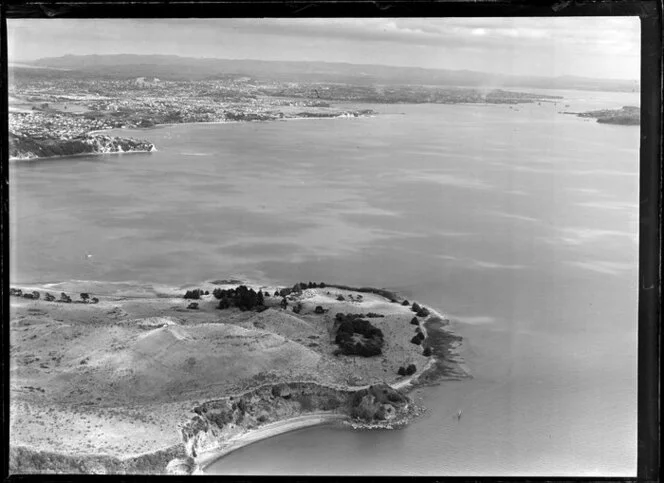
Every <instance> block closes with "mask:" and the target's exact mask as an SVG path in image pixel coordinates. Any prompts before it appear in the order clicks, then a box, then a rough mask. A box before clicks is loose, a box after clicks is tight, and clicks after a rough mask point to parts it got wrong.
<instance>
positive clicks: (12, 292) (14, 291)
mask: <svg viewBox="0 0 664 483" xmlns="http://www.w3.org/2000/svg"><path fill="white" fill-rule="evenodd" d="M9 295H14V296H15V297H23V298H26V299H33V300H38V299H39V292H37V291H36V290H35V291H33V292H31V293H28V292H26V293H23V290H21V289H20V288H10V289H9Z"/></svg>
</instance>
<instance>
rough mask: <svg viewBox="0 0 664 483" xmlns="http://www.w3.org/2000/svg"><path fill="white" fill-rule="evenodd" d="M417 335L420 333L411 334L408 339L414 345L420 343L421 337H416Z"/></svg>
mask: <svg viewBox="0 0 664 483" xmlns="http://www.w3.org/2000/svg"><path fill="white" fill-rule="evenodd" d="M419 335H420V334H417V335H415V336H413V338H412V339H410V341H411V342H412V343H413V344H415V345H420V344H421V343H422V339H420V338H419V337H418V336H419Z"/></svg>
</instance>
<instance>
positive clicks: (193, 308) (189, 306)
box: [187, 302, 198, 310]
mask: <svg viewBox="0 0 664 483" xmlns="http://www.w3.org/2000/svg"><path fill="white" fill-rule="evenodd" d="M187 308H188V309H192V310H198V302H191V303H190V304H189V305H187Z"/></svg>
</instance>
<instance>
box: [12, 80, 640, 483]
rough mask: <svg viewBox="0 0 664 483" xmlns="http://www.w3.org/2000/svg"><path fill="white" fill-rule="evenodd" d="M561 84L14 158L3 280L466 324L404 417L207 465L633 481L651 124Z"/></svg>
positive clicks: (310, 434) (188, 130) (160, 133)
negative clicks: (242, 289) (394, 310)
mask: <svg viewBox="0 0 664 483" xmlns="http://www.w3.org/2000/svg"><path fill="white" fill-rule="evenodd" d="M562 95H564V96H565V100H564V101H562V102H559V103H558V105H554V104H552V103H542V104H541V105H537V104H533V105H523V106H517V107H515V108H510V107H509V106H477V105H384V106H383V105H381V106H368V107H373V108H374V109H376V110H377V111H379V112H381V113H382V114H381V115H380V116H377V117H374V118H364V119H338V120H307V121H288V122H273V123H252V124H227V125H196V126H193V125H191V126H170V127H161V128H157V129H153V130H149V131H135V132H133V131H132V132H129V133H127V132H125V133H124V134H125V135H127V134H129V135H134V136H136V137H146V138H149V139H150V140H152V141H153V142H155V143H156V145H157V147H158V149H159V151H158V152H155V153H149V154H126V155H108V156H107V155H104V156H92V157H77V158H68V159H59V160H42V161H34V162H21V163H12V164H11V167H10V194H11V239H10V242H11V266H10V277H11V280H12V282H15V283H36V284H37V283H46V282H56V281H74V282H70V286H72V287H73V286H86V287H89V286H91V282H80V281H100V282H97V283H95V284H94V285H92V286H93V288H94V290H97V291H98V292H109V291H116V292H117V291H121V290H129V291H136V290H144V291H146V292H152V291H167V290H172V289H173V288H176V287H184V286H188V285H192V284H196V283H197V282H199V281H201V280H210V279H217V278H227V277H239V278H243V279H249V280H254V281H265V282H277V283H283V284H292V283H294V282H295V281H299V280H305V281H309V280H312V281H318V280H324V281H327V282H342V283H347V284H360V285H370V286H377V287H387V288H391V289H396V290H399V291H400V292H401V293H403V294H404V295H405V296H407V297H408V298H413V297H414V298H416V299H417V300H419V301H421V302H424V303H425V304H428V305H431V306H433V307H436V308H437V309H439V310H441V311H442V312H444V313H446V314H448V315H449V316H450V318H451V320H452V321H453V324H454V326H455V328H456V330H457V331H458V332H459V333H460V334H462V335H463V336H464V337H465V341H466V346H465V355H466V359H467V361H468V365H469V366H470V368H471V370H472V371H473V374H474V376H475V377H474V379H472V380H468V381H460V382H449V383H444V384H442V385H440V386H438V387H435V388H428V389H425V390H423V391H422V392H421V397H422V400H423V403H424V405H425V406H427V407H428V408H429V411H428V412H427V413H426V414H425V416H424V417H422V418H421V419H419V420H418V421H416V422H414V423H413V424H411V425H410V426H408V427H407V428H405V429H403V430H400V431H371V432H357V431H349V430H345V429H339V428H333V427H319V428H311V429H307V430H302V431H298V432H295V433H290V434H286V435H282V436H279V437H276V438H273V439H270V440H265V441H262V442H260V443H257V444H255V445H252V446H249V447H246V448H244V449H241V450H239V451H237V452H235V453H232V454H230V455H228V456H227V457H225V458H223V459H222V460H220V461H218V462H217V463H216V464H215V465H214V466H213V467H212V468H211V472H213V473H219V474H221V473H246V474H263V473H265V474H293V473H297V474H376V475H377V474H381V475H388V474H401V475H402V474H407V475H557V476H567V475H614V476H618V475H623V476H628V475H633V474H635V471H636V374H637V372H636V352H637V351H636V347H637V346H636V344H637V339H636V327H637V310H636V307H637V306H636V302H637V266H638V260H637V256H638V250H637V249H638V147H639V129H638V127H630V126H610V125H602V124H598V123H596V122H594V121H591V120H584V119H580V118H576V117H573V116H569V115H564V114H559V113H558V111H562V110H570V111H572V110H583V109H594V108H613V107H620V106H622V105H638V95H637V94H616V93H601V92H576V91H565V92H563V93H562ZM564 104H569V107H564ZM76 281H79V282H76ZM109 282H115V283H109ZM120 282H123V283H120ZM90 291H93V290H90ZM459 409H462V410H463V417H462V419H461V421H459V422H457V421H456V419H455V418H454V417H453V415H454V414H455V413H456V412H457V411H458V410H459Z"/></svg>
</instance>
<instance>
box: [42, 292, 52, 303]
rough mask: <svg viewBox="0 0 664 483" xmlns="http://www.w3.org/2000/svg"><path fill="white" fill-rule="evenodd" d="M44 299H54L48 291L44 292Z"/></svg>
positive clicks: (48, 300) (49, 300)
mask: <svg viewBox="0 0 664 483" xmlns="http://www.w3.org/2000/svg"><path fill="white" fill-rule="evenodd" d="M44 300H46V301H47V302H53V301H54V300H55V297H54V296H53V295H51V294H50V293H48V292H46V293H45V294H44Z"/></svg>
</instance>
